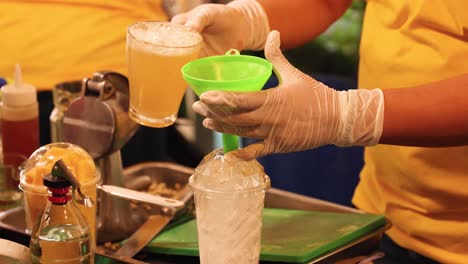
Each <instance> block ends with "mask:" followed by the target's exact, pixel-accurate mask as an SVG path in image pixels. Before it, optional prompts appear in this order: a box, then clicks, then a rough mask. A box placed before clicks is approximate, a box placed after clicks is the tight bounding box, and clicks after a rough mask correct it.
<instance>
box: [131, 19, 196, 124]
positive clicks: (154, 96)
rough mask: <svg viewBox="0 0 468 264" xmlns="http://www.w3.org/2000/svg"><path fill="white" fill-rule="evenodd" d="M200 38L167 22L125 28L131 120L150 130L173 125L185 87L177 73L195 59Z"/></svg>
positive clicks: (145, 23)
mask: <svg viewBox="0 0 468 264" xmlns="http://www.w3.org/2000/svg"><path fill="white" fill-rule="evenodd" d="M201 43H202V37H201V35H200V34H199V33H198V32H196V31H193V30H190V29H188V28H186V27H184V26H181V25H175V24H171V23H168V22H138V23H136V24H133V25H131V26H130V27H129V28H128V33H127V62H128V77H129V82H130V110H129V112H130V118H132V119H133V120H134V121H135V122H137V123H139V124H142V125H145V126H150V127H166V126H169V125H172V124H173V123H174V121H175V120H176V118H177V112H178V110H179V106H180V103H181V101H182V98H183V95H184V93H185V90H186V87H187V84H186V82H185V81H184V80H183V78H182V74H181V72H180V69H181V68H182V66H183V65H184V64H186V63H188V62H189V61H191V60H194V59H197V58H198V57H199V54H200V49H201Z"/></svg>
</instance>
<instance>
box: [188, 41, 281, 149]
mask: <svg viewBox="0 0 468 264" xmlns="http://www.w3.org/2000/svg"><path fill="white" fill-rule="evenodd" d="M272 69H273V66H272V64H271V63H270V62H269V61H267V60H265V59H262V58H259V57H255V56H248V55H240V54H239V51H237V50H234V49H232V50H229V51H228V52H226V54H225V55H221V56H211V57H205V58H202V59H198V60H194V61H191V62H189V63H187V64H185V65H184V66H183V67H182V75H183V78H184V80H185V81H187V83H188V84H189V85H190V87H191V88H192V90H193V91H194V92H195V93H196V94H197V95H198V96H200V95H201V94H202V93H204V92H207V91H211V90H222V91H231V92H256V91H260V90H261V89H262V87H263V86H264V85H265V83H266V82H267V80H268V78H270V76H271V73H272ZM238 147H239V138H238V137H237V136H235V135H230V134H223V148H224V152H229V151H231V150H235V149H237V148H238Z"/></svg>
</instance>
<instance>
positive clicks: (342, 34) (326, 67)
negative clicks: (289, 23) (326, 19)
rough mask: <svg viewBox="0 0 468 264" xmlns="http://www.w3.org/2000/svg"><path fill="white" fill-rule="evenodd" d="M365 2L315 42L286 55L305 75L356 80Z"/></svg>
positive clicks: (356, 2)
mask: <svg viewBox="0 0 468 264" xmlns="http://www.w3.org/2000/svg"><path fill="white" fill-rule="evenodd" d="M364 8H365V1H364V0H354V1H353V3H352V5H351V6H350V8H349V9H348V10H347V11H346V12H345V14H344V15H343V16H342V17H341V18H340V19H339V20H337V21H336V22H335V23H334V24H332V25H331V26H330V27H329V28H328V29H327V31H325V32H324V33H323V34H321V35H320V36H319V37H318V38H316V39H315V40H313V41H311V42H309V43H307V44H305V45H303V46H301V47H298V48H295V49H291V50H287V51H285V52H284V55H285V56H286V57H287V58H288V60H289V61H290V62H291V64H293V65H294V66H295V67H297V68H299V69H300V70H301V71H303V72H305V73H312V72H316V73H324V74H332V75H340V76H345V77H351V78H356V75H357V68H358V62H359V39H360V36H361V28H362V18H363V13H364Z"/></svg>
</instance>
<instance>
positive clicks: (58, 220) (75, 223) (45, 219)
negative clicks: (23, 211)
mask: <svg viewBox="0 0 468 264" xmlns="http://www.w3.org/2000/svg"><path fill="white" fill-rule="evenodd" d="M44 185H45V186H46V187H47V188H48V190H49V197H48V201H47V205H46V207H45V209H44V211H43V212H42V215H41V217H40V218H39V219H38V220H37V222H36V224H35V225H34V228H33V231H32V233H31V242H30V250H31V260H32V263H41V264H52V263H53V264H59V263H63V264H65V263H66V264H75V263H76V264H84V263H92V257H93V254H92V252H91V248H90V232H89V228H88V226H87V225H86V222H85V220H84V218H83V215H82V214H81V213H80V211H79V209H78V207H77V206H76V205H75V203H74V201H73V199H71V197H72V196H71V195H70V186H71V183H70V181H68V180H67V179H64V178H62V177H57V176H54V175H53V174H47V175H46V176H44Z"/></svg>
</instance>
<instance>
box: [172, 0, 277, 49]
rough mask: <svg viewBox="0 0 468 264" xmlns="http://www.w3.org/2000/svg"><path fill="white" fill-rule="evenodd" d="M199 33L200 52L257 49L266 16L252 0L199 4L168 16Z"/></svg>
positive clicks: (260, 45)
mask: <svg viewBox="0 0 468 264" xmlns="http://www.w3.org/2000/svg"><path fill="white" fill-rule="evenodd" d="M171 21H172V22H173V23H177V24H182V25H186V26H188V27H191V28H193V29H195V30H197V31H199V32H200V33H201V34H202V35H203V42H204V44H205V47H204V50H203V54H202V55H204V56H211V55H220V54H224V53H225V52H226V51H228V50H229V49H233V48H234V49H238V50H246V49H247V50H261V49H263V47H264V45H265V40H266V37H267V35H268V32H270V28H269V24H268V18H267V15H266V13H265V11H264V10H263V8H262V7H261V5H260V4H259V3H257V1H255V0H234V1H232V2H230V3H229V4H227V5H223V4H203V5H199V6H197V7H196V8H194V9H192V10H190V11H189V12H187V13H183V14H179V15H177V16H175V17H174V18H172V20H171Z"/></svg>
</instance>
